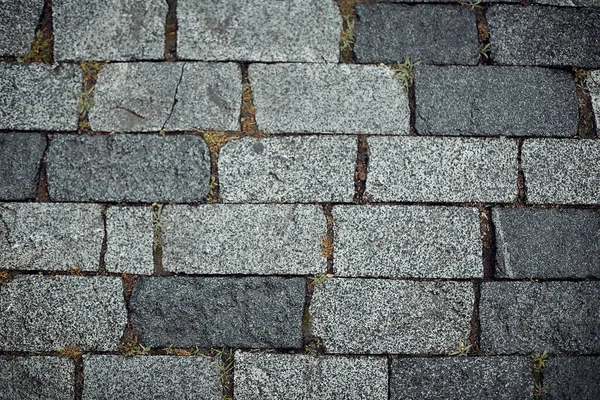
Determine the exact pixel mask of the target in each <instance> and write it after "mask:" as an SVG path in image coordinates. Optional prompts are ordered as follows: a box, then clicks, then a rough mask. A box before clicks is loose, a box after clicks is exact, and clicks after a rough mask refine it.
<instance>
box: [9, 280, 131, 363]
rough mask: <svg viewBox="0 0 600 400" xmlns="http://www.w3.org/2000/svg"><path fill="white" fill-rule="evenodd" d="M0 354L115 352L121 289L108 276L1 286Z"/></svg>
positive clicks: (121, 320) (122, 320)
mask: <svg viewBox="0 0 600 400" xmlns="http://www.w3.org/2000/svg"><path fill="white" fill-rule="evenodd" d="M0 315H2V318H0V351H55V350H60V349H63V348H65V347H69V346H76V347H79V348H80V349H81V350H83V351H91V350H94V351H116V350H117V346H118V344H119V340H120V339H121V335H122V334H123V329H124V328H125V324H126V323H127V312H126V309H125V299H124V298H123V284H122V283H121V279H120V278H114V277H107V276H86V277H80V276H68V275H62V276H54V277H53V276H40V275H20V276H17V277H15V278H14V279H12V280H11V281H9V282H4V283H2V286H0Z"/></svg>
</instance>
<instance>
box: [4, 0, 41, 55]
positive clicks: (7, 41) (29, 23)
mask: <svg viewBox="0 0 600 400" xmlns="http://www.w3.org/2000/svg"><path fill="white" fill-rule="evenodd" d="M43 8H44V0H19V1H3V2H2V7H0V56H24V55H25V54H27V53H28V52H29V50H30V48H31V43H32V42H33V38H34V37H35V29H36V27H37V25H38V21H39V20H40V16H41V15H42V9H43Z"/></svg>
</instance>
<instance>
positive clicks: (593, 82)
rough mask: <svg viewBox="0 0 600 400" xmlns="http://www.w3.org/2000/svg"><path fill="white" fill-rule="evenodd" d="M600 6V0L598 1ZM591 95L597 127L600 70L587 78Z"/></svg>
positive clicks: (599, 110)
mask: <svg viewBox="0 0 600 400" xmlns="http://www.w3.org/2000/svg"><path fill="white" fill-rule="evenodd" d="M598 4H599V6H600V1H599V2H598ZM586 83H587V86H588V89H589V93H590V97H591V98H592V109H593V110H594V117H595V119H596V128H597V127H599V126H600V70H596V71H591V72H590V73H589V75H588V79H587V80H586Z"/></svg>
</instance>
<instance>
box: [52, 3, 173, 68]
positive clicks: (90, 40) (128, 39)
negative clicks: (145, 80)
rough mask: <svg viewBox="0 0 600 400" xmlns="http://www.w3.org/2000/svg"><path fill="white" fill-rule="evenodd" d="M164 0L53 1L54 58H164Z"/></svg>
mask: <svg viewBox="0 0 600 400" xmlns="http://www.w3.org/2000/svg"><path fill="white" fill-rule="evenodd" d="M167 11H168V6H167V2H166V1H164V0H146V1H136V0H104V1H80V0H54V1H53V3H52V23H53V28H54V51H55V57H56V59H57V60H59V61H60V60H78V61H82V60H99V61H104V60H118V61H129V60H156V59H162V58H164V49H165V21H166V17H167Z"/></svg>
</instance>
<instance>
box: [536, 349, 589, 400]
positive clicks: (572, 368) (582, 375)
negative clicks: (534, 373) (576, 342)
mask: <svg viewBox="0 0 600 400" xmlns="http://www.w3.org/2000/svg"><path fill="white" fill-rule="evenodd" d="M598 377H600V357H598V356H594V357H550V358H549V359H548V362H547V364H546V368H544V386H546V388H547V392H546V394H545V395H544V398H548V399H550V400H558V399H577V400H596V399H600V379H598Z"/></svg>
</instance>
